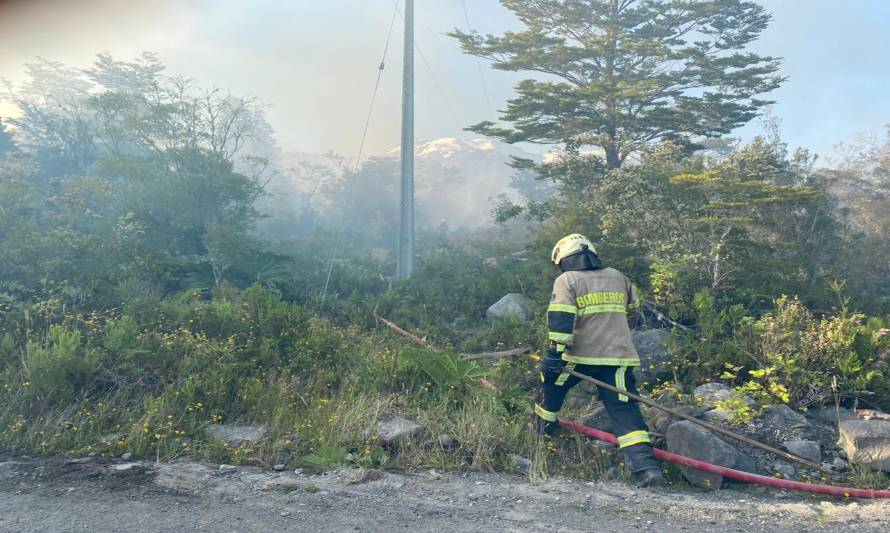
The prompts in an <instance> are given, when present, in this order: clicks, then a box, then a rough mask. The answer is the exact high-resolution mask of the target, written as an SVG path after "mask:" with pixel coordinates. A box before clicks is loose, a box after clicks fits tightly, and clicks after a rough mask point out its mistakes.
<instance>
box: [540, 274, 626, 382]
mask: <svg viewBox="0 0 890 533" xmlns="http://www.w3.org/2000/svg"><path fill="white" fill-rule="evenodd" d="M639 305H640V302H639V299H638V298H637V294H636V291H635V290H634V288H633V285H632V284H631V282H630V281H629V280H628V279H627V278H626V277H625V276H624V274H622V273H621V272H619V271H617V270H615V269H614V268H601V269H596V270H573V271H568V272H563V273H562V274H561V275H560V276H559V277H558V278H556V281H555V282H554V283H553V295H552V297H551V299H550V306H549V307H548V309H547V325H548V330H549V333H548V338H549V339H550V340H551V341H554V342H555V343H556V345H557V350H559V351H560V352H562V359H563V360H565V361H569V362H571V363H577V364H582V365H609V366H639V365H640V356H639V355H638V354H637V350H636V348H634V345H633V342H631V337H630V327H628V325H627V312H628V311H636V309H637V308H638V307H639Z"/></svg>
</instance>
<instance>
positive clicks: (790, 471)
mask: <svg viewBox="0 0 890 533" xmlns="http://www.w3.org/2000/svg"><path fill="white" fill-rule="evenodd" d="M773 472H775V473H777V474H780V475H781V476H782V477H783V478H785V479H794V476H796V475H797V470H795V469H794V467H793V466H791V465H789V464H788V463H775V464H774V465H773Z"/></svg>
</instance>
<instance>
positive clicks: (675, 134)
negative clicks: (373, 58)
mask: <svg viewBox="0 0 890 533" xmlns="http://www.w3.org/2000/svg"><path fill="white" fill-rule="evenodd" d="M501 3H502V4H503V5H504V6H505V7H506V8H507V9H509V10H510V11H512V12H513V14H515V15H516V16H517V17H518V18H519V20H520V21H521V22H522V23H523V24H524V25H525V30H524V31H519V32H508V33H505V34H504V35H502V36H494V35H487V36H481V35H479V34H476V33H464V32H461V31H458V30H456V31H454V32H452V33H451V35H452V36H453V37H455V38H457V39H458V40H459V41H460V43H461V46H462V48H463V50H464V51H465V52H466V53H468V54H471V55H474V56H478V57H482V58H486V59H489V60H491V61H492V62H493V66H494V68H496V69H499V70H505V71H517V72H536V73H540V74H543V76H541V77H540V79H528V80H524V81H522V82H520V83H519V84H518V86H517V88H516V89H517V92H518V95H517V96H516V97H515V98H514V99H512V100H510V101H509V102H508V103H507V107H506V109H505V110H504V111H503V112H502V115H501V118H502V119H503V121H505V122H507V123H510V124H511V125H512V127H502V126H499V125H497V124H494V123H492V122H489V121H486V122H481V123H479V124H476V125H475V126H472V127H471V128H470V129H471V130H473V131H476V132H479V133H483V134H486V135H490V136H493V137H497V138H500V139H502V140H504V141H506V142H510V143H514V142H522V141H528V142H537V143H543V144H558V145H563V146H565V147H566V149H567V150H568V151H570V152H571V151H580V150H582V149H584V147H596V148H599V149H600V150H601V151H602V154H603V156H604V160H605V163H606V166H607V167H609V168H619V167H621V165H622V164H623V163H624V161H625V160H626V159H627V157H628V156H629V155H631V154H634V153H637V152H639V151H641V150H643V149H644V148H645V147H646V146H647V145H649V144H650V143H652V142H656V141H659V140H666V139H672V140H681V141H686V142H688V141H690V140H693V139H695V138H696V137H698V138H701V137H709V136H718V135H722V134H726V133H729V132H730V131H732V130H733V129H734V128H736V127H738V126H741V125H743V124H745V123H746V122H748V121H750V120H751V119H752V118H754V117H755V116H756V114H757V111H758V109H759V108H761V107H762V106H764V105H766V104H769V103H771V102H768V101H765V100H760V99H758V98H757V96H758V95H761V94H763V93H766V92H769V91H771V90H773V89H775V88H777V87H779V85H780V84H781V83H782V81H783V79H784V78H783V77H782V76H780V75H778V74H777V72H778V69H779V65H780V62H779V60H778V59H776V58H772V57H763V56H759V55H757V54H753V53H750V52H746V51H745V48H746V46H747V45H748V44H750V43H751V42H752V41H753V40H755V39H756V38H757V36H758V35H759V34H760V32H761V31H763V30H764V28H766V26H767V24H768V23H769V21H770V19H771V16H770V15H769V14H768V13H766V12H765V11H764V9H763V7H761V6H759V5H758V4H756V3H754V2H751V1H743V0H501Z"/></svg>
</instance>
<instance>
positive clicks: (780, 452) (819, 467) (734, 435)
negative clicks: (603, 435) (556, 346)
mask: <svg viewBox="0 0 890 533" xmlns="http://www.w3.org/2000/svg"><path fill="white" fill-rule="evenodd" d="M565 371H566V372H568V373H569V374H571V375H573V376H575V377H576V378H579V379H583V380H584V381H588V382H590V383H593V384H594V385H596V386H598V387H602V388H604V389H606V390H610V391H612V392H615V393H618V394H623V395H625V396H627V397H629V398H633V399H634V400H636V401H638V402H640V403H642V404H644V405H648V406H649V407H654V408H655V409H659V410H661V411H664V412H666V413H670V414H672V415H674V416H676V417H677V418H682V419H684V420H688V421H690V422H692V423H693V424H697V425H699V426H702V427H704V428H707V429H710V430H711V431H714V432H716V433H720V434H721V435H726V436H727V437H731V438H733V439H735V440H738V441H741V442H744V443H745V444H748V445H751V446H754V447H755V448H759V449H761V450H763V451H766V452H770V453H772V454H775V455H778V456H779V457H782V458H784V459H788V460H789V461H794V462H795V463H799V464H802V465H804V466H806V467H807V468H812V469H813V470H818V471H820V472H822V473H824V474H829V475H832V476H833V475H836V472H833V471H831V470H829V469H828V468H825V467H824V466H822V465H820V464H816V463H814V462H812V461H809V460H807V459H804V458H803V457H800V456H798V455H794V454H793V453H789V452H786V451H784V450H780V449H778V448H773V447H772V446H769V445H768V444H763V443H762V442H757V441H756V440H754V439H752V438H749V437H746V436H744V435H739V434H738V433H736V432H734V431H730V430H728V429H724V428H722V427H720V426H715V425H714V424H711V423H708V422H705V421H704V420H699V419H697V418H695V417H693V416H690V415H687V414H686V413H681V412H680V411H677V410H676V409H671V408H670V407H665V406H663V405H661V404H659V403H656V402H655V401H653V400H650V399H649V398H644V397H643V396H640V395H638V394H634V393H632V392H628V391H626V390H621V389H619V388H618V387H613V386H612V385H609V384H608V383H605V382H603V381H600V380H598V379H596V378H592V377H590V376H587V375H585V374H582V373H580V372H578V371H575V370H568V369H566V370H565Z"/></svg>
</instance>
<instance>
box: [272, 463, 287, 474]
mask: <svg viewBox="0 0 890 533" xmlns="http://www.w3.org/2000/svg"><path fill="white" fill-rule="evenodd" d="M272 470H274V471H276V472H284V471H285V470H287V465H285V464H277V465H272Z"/></svg>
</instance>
